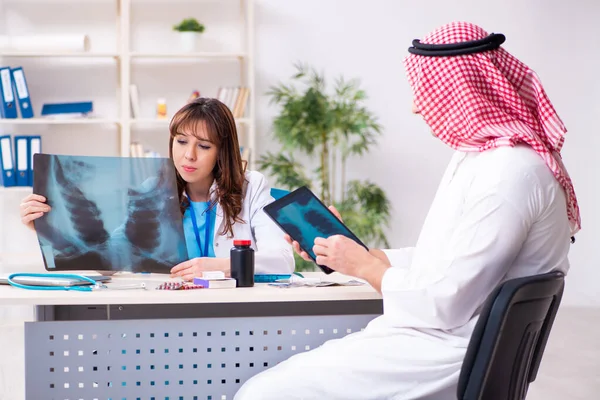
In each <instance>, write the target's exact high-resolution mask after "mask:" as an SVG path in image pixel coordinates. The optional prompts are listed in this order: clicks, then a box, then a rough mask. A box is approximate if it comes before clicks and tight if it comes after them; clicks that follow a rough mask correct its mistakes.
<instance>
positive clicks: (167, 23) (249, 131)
mask: <svg viewBox="0 0 600 400" xmlns="http://www.w3.org/2000/svg"><path fill="white" fill-rule="evenodd" d="M84 3H86V4H84ZM52 4H56V5H60V6H61V7H62V6H65V5H66V6H69V5H72V7H76V8H77V10H76V11H79V12H81V13H82V14H83V13H85V14H88V13H92V12H94V13H97V14H101V15H103V16H105V19H104V21H102V23H103V24H104V25H106V22H107V18H106V16H107V15H111V14H112V15H113V21H112V26H111V27H110V29H112V32H111V33H110V35H111V36H114V42H113V45H110V44H108V43H107V42H106V41H104V45H103V46H101V47H98V46H95V44H96V43H97V42H98V41H99V40H98V38H101V37H102V36H108V35H109V33H108V32H107V27H106V26H104V27H103V29H102V30H103V33H102V34H100V33H98V32H99V31H101V29H99V28H98V29H93V28H88V29H90V30H92V31H94V32H95V33H96V37H91V36H92V35H90V38H91V47H92V49H88V51H72V52H70V51H40V52H29V51H4V52H3V51H1V50H0V65H10V66H17V65H21V66H23V67H24V70H25V74H26V77H27V79H28V83H29V82H30V80H31V76H30V75H31V74H28V72H29V68H28V65H29V64H30V63H34V64H36V65H38V66H39V67H38V68H37V69H36V72H37V71H39V70H43V69H44V68H47V69H51V68H60V66H61V65H63V64H70V65H75V66H76V67H75V68H77V66H79V67H80V68H87V66H89V65H95V66H97V68H100V67H101V68H108V69H111V68H112V69H113V70H114V76H115V82H114V93H115V96H114V97H113V99H112V100H109V101H108V102H109V103H110V106H111V111H110V112H105V113H101V114H100V115H98V116H97V118H89V119H87V118H79V119H46V118H40V117H39V114H40V110H41V103H43V102H51V101H52V100H51V99H44V98H39V97H38V94H37V93H36V90H35V88H34V87H30V88H29V90H30V93H31V96H32V102H33V106H34V112H35V114H36V118H32V119H20V118H19V119H16V120H15V119H12V120H9V119H0V133H13V131H12V130H19V131H22V132H23V133H24V134H27V131H28V129H30V128H31V126H33V125H38V126H40V127H44V126H47V127H51V130H52V132H56V131H57V130H58V131H60V130H61V129H67V128H69V129H77V126H86V127H90V128H93V129H94V135H103V134H104V132H103V130H104V129H113V130H116V135H117V140H116V142H117V146H116V147H117V148H114V149H105V150H104V151H103V152H102V153H103V154H102V155H111V156H114V155H118V156H123V157H127V156H130V145H131V144H132V143H133V142H138V143H141V144H142V145H144V146H145V142H149V143H150V144H152V142H154V146H153V147H154V148H153V150H157V151H158V152H159V153H161V155H162V156H167V155H168V149H167V148H165V147H164V146H166V143H167V142H168V136H166V135H167V134H166V132H165V130H166V129H167V128H168V123H169V121H170V118H171V117H172V115H173V113H174V112H175V111H176V110H177V109H178V108H179V107H181V106H183V105H184V104H185V99H186V98H187V97H188V96H189V95H190V94H191V92H192V91H193V90H197V89H198V88H199V87H200V93H201V95H202V96H207V97H217V92H218V88H219V87H220V86H224V87H225V86H239V87H246V88H248V89H249V96H248V99H247V102H246V110H245V113H244V114H243V116H242V117H240V118H237V119H236V122H237V126H238V130H239V132H238V133H239V137H240V145H241V146H243V147H244V148H247V149H250V160H249V161H250V165H249V167H250V168H254V165H255V163H254V159H256V154H255V151H254V149H255V144H256V139H255V136H256V134H255V110H254V109H255V106H254V105H255V93H254V92H255V90H254V89H255V77H254V74H255V70H254V43H253V42H254V1H253V0H219V1H212V0H202V1H189V0H178V1H172V0H95V1H88V2H81V1H79V0H70V1H69V0H44V1H42V0H23V1H22V2H15V1H13V0H0V12H1V13H2V14H3V18H4V21H2V22H3V26H4V32H0V34H1V33H3V34H6V35H10V34H12V33H13V32H10V29H7V26H9V25H10V21H9V20H8V19H10V18H12V17H14V15H19V17H20V18H27V16H28V14H30V13H33V14H35V13H36V11H34V9H33V6H34V5H37V6H40V7H41V8H42V10H38V11H37V13H38V14H39V15H38V16H37V17H32V24H33V25H34V23H35V21H36V18H38V19H39V18H41V15H42V13H43V10H44V7H46V8H47V9H48V10H50V7H52ZM86 7H87V8H88V9H86ZM13 8H16V9H17V10H16V14H14V13H13V14H11V13H10V11H11V10H12V9H13ZM219 9H221V11H222V12H223V13H228V16H227V17H223V15H222V14H220V12H221V11H219ZM86 10H87V11H86ZM205 16H206V18H207V19H204V17H205ZM185 17H196V18H198V20H200V21H201V22H202V23H203V24H204V25H205V26H206V28H207V29H206V31H205V32H204V33H203V34H202V35H201V37H200V39H199V41H200V43H199V45H198V46H197V48H198V49H197V51H191V52H187V51H180V50H178V49H177V48H178V43H177V38H176V36H177V35H176V34H175V33H173V32H172V31H171V27H172V26H173V25H174V24H175V23H177V22H179V20H181V19H182V18H185ZM211 17H212V19H211ZM65 18H66V17H61V19H63V20H64V19H65ZM148 21H150V23H151V24H152V25H149V24H147V22H148ZM91 24H93V21H90V23H89V24H85V26H86V27H87V26H88V25H89V26H93V25H91ZM234 25H236V26H234ZM152 26H154V27H156V26H160V29H162V30H160V31H159V32H158V33H156V32H154V29H152ZM232 27H233V28H235V29H232ZM54 28H56V27H54ZM81 28H82V25H81V21H79V26H78V32H81V31H82V30H81ZM231 31H236V34H237V39H238V40H237V43H233V44H232V43H231V42H236V40H235V39H236V37H235V36H236V34H231ZM210 32H213V33H214V34H213V35H212V36H211V37H210V40H208V41H206V43H203V41H204V36H210ZM33 33H35V34H43V33H44V32H35V31H34V32H33ZM17 34H21V32H19V33H17ZM161 35H163V37H162V39H161V38H160V36H161ZM219 37H227V38H228V39H233V40H229V43H228V44H229V46H226V45H224V46H218V45H217V44H218V43H216V42H218V40H217V39H218V38H219ZM157 38H158V39H159V40H157ZM153 43H154V44H155V43H160V44H161V46H154V45H153ZM207 64H208V65H215V67H214V68H213V71H214V70H216V73H215V74H212V73H211V72H210V67H208V68H207V67H206V66H207ZM197 65H202V66H204V67H203V69H202V77H201V79H199V80H196V81H195V85H190V87H189V90H187V91H186V92H182V90H183V89H181V88H180V87H181V85H179V86H178V87H176V88H171V89H169V88H168V86H169V77H168V75H169V73H170V72H172V71H175V72H174V73H175V74H177V75H179V76H178V77H179V78H180V77H181V76H182V75H183V76H185V75H186V72H190V73H189V75H192V71H193V70H194V68H195V67H196V66H197ZM178 69H179V70H180V71H177V70H178ZM148 71H150V72H148ZM167 71H169V72H167ZM206 71H208V72H206ZM222 71H227V72H228V76H229V78H225V77H224V75H223V73H222ZM152 74H153V75H152ZM149 75H150V76H156V77H160V81H161V82H162V84H163V89H164V90H165V91H169V90H170V91H171V93H170V96H169V95H168V94H163V93H160V92H159V91H155V92H153V91H151V90H150V91H148V92H149V94H148V95H146V91H145V88H144V85H145V83H147V81H148V80H150V81H151V80H152V78H150V79H147V78H146V82H145V83H144V82H139V81H140V78H139V77H140V76H146V77H147V76H149ZM214 75H219V76H220V79H221V82H220V84H219V85H217V86H215V85H214V82H212V80H213V76H214ZM228 79H230V80H228ZM205 82H210V83H211V85H208V86H209V87H207V88H206V90H203V89H202V88H203V84H204V83H205ZM132 84H134V85H136V86H138V90H139V98H140V107H141V109H142V113H141V115H140V116H138V117H135V118H134V116H133V112H132V106H131V100H130V85H132ZM30 86H31V85H30ZM159 97H166V98H167V108H168V118H167V119H166V120H158V119H156V118H154V117H153V114H154V111H155V108H156V102H157V99H158V98H159ZM87 100H91V101H94V94H93V93H90V94H89V99H87ZM36 101H37V103H38V104H37V106H36ZM72 101H77V100H72ZM94 108H95V112H96V109H97V107H96V102H94ZM28 127H29V128H28ZM36 129H38V128H36ZM39 129H45V128H39ZM39 129H38V130H39ZM34 131H35V130H34ZM34 131H32V132H34ZM161 132H162V134H161ZM34 133H38V132H37V131H35V132H34ZM159 135H161V136H159ZM47 136H48V137H44V136H42V137H43V140H44V146H43V149H44V151H47V148H48V146H45V145H46V142H47V141H48V140H53V139H50V137H49V136H50V135H47ZM161 141H162V142H163V143H164V146H163V144H161ZM52 147H54V148H56V147H57V146H52ZM60 147H61V149H60V152H62V153H69V151H72V153H73V154H81V152H80V151H79V149H77V148H73V149H68V148H65V147H66V145H65V146H62V145H61V146H60ZM150 147H152V146H150ZM157 147H161V148H160V149H157ZM104 153H105V154H104Z"/></svg>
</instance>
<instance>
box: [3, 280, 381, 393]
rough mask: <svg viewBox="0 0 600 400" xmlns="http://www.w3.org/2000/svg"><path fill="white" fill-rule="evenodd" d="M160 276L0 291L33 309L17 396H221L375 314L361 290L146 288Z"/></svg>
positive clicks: (374, 302)
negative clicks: (106, 284) (22, 390)
mask: <svg viewBox="0 0 600 400" xmlns="http://www.w3.org/2000/svg"><path fill="white" fill-rule="evenodd" d="M308 275H309V276H311V277H316V276H322V277H325V275H324V274H308ZM324 279H328V280H330V279H341V280H347V278H345V277H342V276H338V275H336V274H334V275H332V276H328V277H326V278H324ZM166 280H168V279H167V278H166V276H162V275H135V276H131V275H130V276H115V277H113V279H112V281H113V284H115V285H119V284H123V283H130V282H132V281H144V282H145V283H146V284H147V286H148V289H147V290H140V289H133V290H105V291H95V292H66V291H30V290H24V289H17V288H13V287H10V286H4V285H2V286H0V302H1V304H3V305H8V304H13V305H33V306H36V310H37V313H36V322H27V323H25V373H26V376H25V386H26V398H27V399H41V398H44V399H46V398H52V399H61V400H62V399H86V400H87V399H104V400H106V399H112V400H123V399H127V400H135V399H148V400H150V399H154V400H159V399H160V400H165V399H170V400H173V399H176V400H179V399H186V400H188V399H190V400H191V399H198V400H223V399H226V400H231V399H232V398H233V395H234V394H235V392H236V391H237V390H238V389H239V387H240V386H241V384H242V383H243V382H244V381H245V380H247V379H248V378H249V377H251V376H253V375H255V374H256V373H258V372H260V371H262V370H264V369H266V368H268V367H270V366H273V365H275V364H277V363H278V362H280V361H282V360H285V359H287V358H288V357H289V356H291V355H293V354H296V353H298V352H302V351H306V350H309V349H311V348H314V347H317V346H319V345H320V344H322V343H323V342H325V341H326V340H329V339H333V338H338V337H342V336H344V335H346V334H348V333H351V332H355V331H357V330H360V329H362V328H363V327H364V326H365V325H366V324H367V323H368V321H370V320H371V319H372V318H374V317H375V316H377V315H379V314H380V313H381V311H382V304H381V297H380V295H379V294H378V293H377V292H376V291H374V290H373V289H372V288H371V287H369V286H366V285H365V286H354V287H339V286H336V287H320V288H289V289H285V288H276V287H271V286H268V285H266V284H257V285H256V286H255V287H254V288H237V289H210V290H208V289H198V290H187V291H161V290H154V287H155V286H156V285H158V284H159V283H162V282H164V281H166Z"/></svg>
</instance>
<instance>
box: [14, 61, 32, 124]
mask: <svg viewBox="0 0 600 400" xmlns="http://www.w3.org/2000/svg"><path fill="white" fill-rule="evenodd" d="M12 78H13V84H14V87H15V92H16V93H17V100H18V102H19V109H20V110H21V118H33V107H32V106H31V99H30V97H29V88H28V86H27V79H25V72H23V68H22V67H17V68H13V69H12Z"/></svg>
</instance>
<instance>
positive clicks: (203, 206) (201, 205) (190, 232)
mask: <svg viewBox="0 0 600 400" xmlns="http://www.w3.org/2000/svg"><path fill="white" fill-rule="evenodd" d="M190 205H191V207H194V214H195V215H196V223H197V226H198V233H199V235H198V236H199V237H200V244H201V245H202V250H201V249H200V247H198V242H197V241H196V234H195V233H194V225H193V224H192V217H191V213H190V210H189V209H188V210H185V213H184V214H183V233H184V235H185V243H186V246H187V251H188V256H189V258H190V259H192V258H196V257H215V249H214V243H213V242H214V236H215V220H216V219H217V215H216V212H215V211H216V210H215V208H216V207H213V209H212V210H211V212H210V213H208V215H209V216H210V218H208V219H209V221H208V227H207V226H206V225H207V224H206V222H207V221H206V220H207V218H206V215H207V213H206V211H207V209H208V207H209V205H210V202H208V201H190ZM206 229H210V231H209V233H208V237H209V240H208V254H202V251H203V250H204V240H205V237H206V235H205V234H206Z"/></svg>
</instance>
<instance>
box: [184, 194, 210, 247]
mask: <svg viewBox="0 0 600 400" xmlns="http://www.w3.org/2000/svg"><path fill="white" fill-rule="evenodd" d="M188 209H189V210H190V218H191V219H192V227H193V228H194V235H195V236H196V243H198V250H200V257H208V241H209V239H210V213H211V210H210V206H209V207H208V208H207V209H206V211H204V212H203V214H204V246H202V243H201V242H200V231H199V230H198V222H197V221H196V212H195V211H194V206H193V205H192V202H191V201H190V202H189V206H188ZM202 247H204V249H203V248H202ZM202 250H204V251H202Z"/></svg>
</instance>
